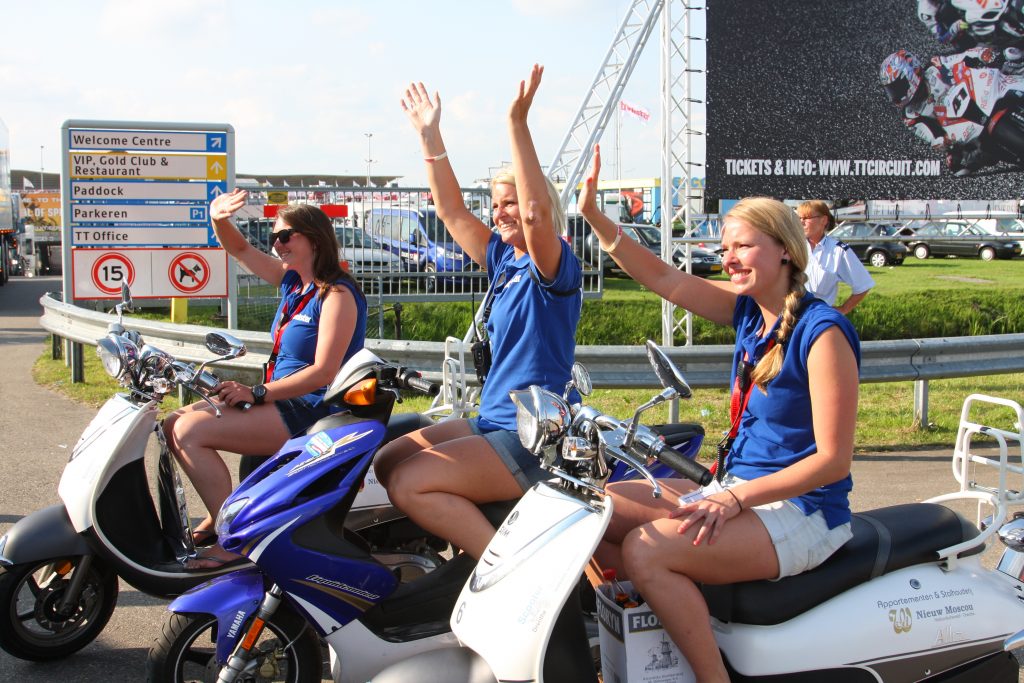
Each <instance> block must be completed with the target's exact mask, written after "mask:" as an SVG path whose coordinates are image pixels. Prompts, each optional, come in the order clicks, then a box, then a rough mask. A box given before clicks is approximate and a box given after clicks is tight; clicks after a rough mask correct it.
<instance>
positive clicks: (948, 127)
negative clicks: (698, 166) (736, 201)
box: [707, 0, 1024, 199]
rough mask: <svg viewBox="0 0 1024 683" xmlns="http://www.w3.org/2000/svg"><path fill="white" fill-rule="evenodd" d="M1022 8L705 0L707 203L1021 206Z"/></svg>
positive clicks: (891, 1)
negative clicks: (761, 199)
mask: <svg viewBox="0 0 1024 683" xmlns="http://www.w3.org/2000/svg"><path fill="white" fill-rule="evenodd" d="M984 4H987V5H988V6H989V7H988V10H989V11H988V12H982V11H981V10H980V9H977V11H975V12H967V11H964V10H960V9H957V5H963V6H968V5H977V6H978V8H980V7H981V5H984ZM1020 6H1021V3H1019V2H1013V3H1011V2H989V3H957V4H956V5H954V3H951V2H947V1H945V0H836V1H834V2H821V1H820V0H785V1H784V2H750V1H749V0H714V1H713V2H709V3H708V20H707V33H708V42H707V51H708V55H707V63H708V76H707V112H708V138H707V195H708V197H710V198H716V199H723V198H730V197H743V196H747V195H755V194H758V195H771V196H775V197H780V198H790V199H805V198H822V199H850V198H871V199H906V198H941V199H1007V198H1012V197H1019V196H1020V188H1021V184H1022V182H1024V53H1022V52H1021V51H1020V49H1021V48H1024V38H1021V37H1019V36H1024V16H1021V14H1022V10H1021V8H1020ZM900 50H903V51H904V52H903V53H900V52H899V51H900ZM883 63H884V64H885V67H886V68H885V69H883Z"/></svg>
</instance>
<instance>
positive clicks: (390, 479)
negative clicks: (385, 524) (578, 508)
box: [373, 66, 583, 558]
mask: <svg viewBox="0 0 1024 683" xmlns="http://www.w3.org/2000/svg"><path fill="white" fill-rule="evenodd" d="M543 73H544V70H543V68H541V67H539V66H534V67H533V71H532V73H531V74H530V79H529V81H528V82H526V81H523V82H521V83H520V85H519V94H518V96H517V97H516V98H515V100H514V101H513V103H512V107H511V109H510V110H509V116H508V125H509V135H510V137H511V142H512V170H511V172H509V171H508V170H507V169H506V170H503V171H502V172H501V173H500V174H499V175H498V176H496V177H495V178H494V181H493V182H492V184H491V200H492V201H491V217H492V219H493V221H494V226H495V228H496V232H492V231H491V229H490V228H488V227H487V226H486V225H484V224H483V222H481V221H480V219H478V218H477V217H476V216H475V215H473V213H472V212H471V211H470V210H469V209H468V208H466V206H465V204H463V201H462V191H461V189H460V188H459V183H458V180H457V179H456V178H455V173H454V171H453V170H452V166H451V162H450V160H449V159H448V152H447V150H446V149H445V146H444V141H443V140H442V139H441V131H440V115H441V99H440V97H438V96H437V95H436V94H435V95H434V98H433V99H431V97H430V96H429V95H428V94H427V90H426V88H425V87H424V86H423V84H422V83H418V84H412V85H410V86H409V88H408V89H407V90H406V91H405V97H404V98H403V100H402V108H403V109H404V110H405V112H406V114H407V115H408V116H409V120H410V122H411V123H412V124H413V127H414V128H415V129H416V130H417V132H418V133H419V136H420V146H421V149H422V150H423V156H424V159H425V161H426V164H427V178H428V180H429V182H430V190H431V192H432V193H433V196H434V201H435V203H436V205H437V214H438V216H439V217H440V218H441V219H442V220H443V221H444V223H445V225H446V226H448V229H449V231H450V232H451V234H452V237H454V238H455V241H456V242H458V243H459V245H460V246H461V247H462V249H463V251H465V252H466V253H467V254H468V255H469V256H470V258H472V259H473V260H474V261H476V262H477V263H478V264H480V265H481V266H484V267H486V269H487V277H488V279H489V280H490V283H491V284H490V296H492V297H493V299H492V303H491V305H490V307H489V314H488V315H487V322H486V329H487V337H488V339H489V344H490V349H491V357H492V363H491V366H490V368H489V371H488V372H487V374H486V381H485V382H484V386H483V391H482V393H481V396H480V411H479V416H478V417H476V418H473V419H471V420H452V421H447V422H440V423H438V424H436V425H432V426H430V427H426V428H424V429H421V430H419V431H418V432H413V433H412V434H409V435H407V436H403V437H401V438H399V439H396V440H394V441H392V442H391V443H389V444H387V445H386V446H385V447H384V448H382V449H381V450H380V452H379V453H378V454H377V456H376V458H375V459H374V464H373V466H374V470H375V472H376V473H377V477H378V479H379V480H380V482H381V483H382V484H384V486H385V487H386V488H387V491H388V495H389V497H390V498H391V501H392V502H393V503H394V504H395V505H396V506H397V507H398V508H399V509H400V510H402V511H403V512H405V513H406V514H407V515H409V517H410V518H411V519H412V520H413V521H414V522H416V523H417V524H419V525H420V526H421V527H423V528H424V529H426V530H428V531H430V532H432V533H434V534H436V535H438V536H440V537H442V538H444V539H446V540H448V541H450V542H451V543H452V544H453V545H455V546H457V547H459V548H462V549H463V550H465V551H466V552H467V553H469V554H470V555H471V556H473V557H475V558H479V557H480V555H481V554H482V553H483V551H484V548H486V547H487V543H488V542H489V541H490V539H491V537H492V536H493V535H494V527H493V526H491V524H490V522H489V521H488V520H487V518H486V517H484V515H483V513H482V512H481V511H480V510H479V509H478V508H477V504H479V503H487V502H494V501H500V500H510V499H515V498H519V497H520V496H522V494H523V492H524V491H526V490H527V489H528V488H529V487H530V486H532V485H533V484H534V483H535V482H537V481H539V480H540V479H541V478H543V477H544V476H545V475H544V472H543V470H541V468H540V465H539V463H538V460H537V457H536V456H534V455H532V454H531V453H530V452H529V451H527V450H526V449H525V448H524V447H523V445H522V443H520V441H519V437H518V435H517V432H516V410H515V407H514V406H513V404H512V401H511V399H509V395H508V392H509V391H510V390H512V389H523V388H526V387H528V386H530V385H531V384H537V385H540V386H542V387H544V388H546V389H550V390H552V391H557V392H559V393H561V392H562V391H563V390H564V388H565V385H566V382H567V381H568V380H569V377H570V372H571V369H572V363H573V358H574V354H575V349H576V343H575V336H576V324H577V323H578V322H579V319H580V306H581V304H582V294H581V292H580V287H581V285H582V281H583V271H582V268H581V266H580V262H579V260H578V259H577V258H576V256H575V255H574V254H573V253H572V248H571V247H570V246H569V245H568V244H567V243H566V242H565V241H564V240H562V239H561V238H560V235H561V233H562V232H563V231H564V229H565V217H564V214H563V213H562V210H561V205H560V202H559V199H558V193H557V192H556V191H555V190H554V187H553V186H552V185H551V182H550V181H549V180H548V179H547V178H546V177H545V176H544V173H543V172H542V171H541V168H540V161H539V160H538V159H537V152H536V150H535V149H534V146H533V140H532V138H531V136H530V130H529V128H528V127H527V125H526V117H527V114H528V112H529V110H530V106H531V104H532V103H533V97H534V95H535V94H536V92H537V88H538V87H539V86H540V80H541V75H542V74H543Z"/></svg>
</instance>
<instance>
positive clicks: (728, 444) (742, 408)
mask: <svg viewBox="0 0 1024 683" xmlns="http://www.w3.org/2000/svg"><path fill="white" fill-rule="evenodd" d="M773 346H775V337H774V336H772V338H771V339H769V340H768V343H767V344H766V345H765V347H764V353H768V352H769V351H770V350H771V348H772V347H773ZM763 357H764V354H762V358H763ZM753 370H754V364H753V363H748V362H747V353H746V352H745V351H744V352H743V361H742V362H741V363H740V366H739V367H738V368H736V381H735V382H734V383H733V387H732V396H731V397H730V399H729V420H730V423H731V424H730V426H729V433H728V434H726V435H725V438H723V439H722V440H721V441H719V442H718V458H717V459H716V460H715V464H714V465H713V466H712V467H711V471H712V472H713V473H714V475H715V479H717V480H718V481H722V477H724V476H725V458H726V456H727V455H729V450H730V449H732V442H733V441H735V440H736V435H737V434H738V433H739V431H740V418H742V417H743V413H744V412H746V410H747V403H748V402H749V401H750V393H751V392H752V391H753V390H754V383H753V382H752V381H750V374H751V372H752V371H753Z"/></svg>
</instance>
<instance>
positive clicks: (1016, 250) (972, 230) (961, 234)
mask: <svg viewBox="0 0 1024 683" xmlns="http://www.w3.org/2000/svg"><path fill="white" fill-rule="evenodd" d="M901 233H902V234H904V235H907V234H909V236H910V238H911V239H909V240H908V241H907V247H908V248H909V249H910V251H912V252H913V253H914V256H916V257H917V258H920V259H925V258H928V257H929V256H978V257H980V258H981V259H983V260H985V261H992V260H994V259H996V258H1004V259H1009V258H1013V257H1014V256H1020V250H1021V246H1020V243H1019V242H1017V241H1016V240H1014V239H1011V238H1008V237H997V236H995V235H989V234H988V233H986V232H985V231H984V230H982V229H981V228H979V227H977V226H975V225H968V224H966V223H964V222H961V221H928V222H911V223H908V224H907V225H906V226H904V227H903V229H902V230H901Z"/></svg>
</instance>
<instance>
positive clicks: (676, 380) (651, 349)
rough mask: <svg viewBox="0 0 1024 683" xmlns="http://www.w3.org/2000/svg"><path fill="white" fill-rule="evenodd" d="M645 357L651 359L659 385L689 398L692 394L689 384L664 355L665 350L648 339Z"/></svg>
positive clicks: (681, 396)
mask: <svg viewBox="0 0 1024 683" xmlns="http://www.w3.org/2000/svg"><path fill="white" fill-rule="evenodd" d="M647 358H648V359H649V360H650V361H651V366H652V367H653V368H654V374H655V375H657V376H658V381H659V382H661V386H663V387H664V388H666V389H669V388H671V389H675V390H676V392H677V393H678V394H679V397H680V398H690V397H691V396H693V392H692V391H691V390H690V385H689V384H687V383H686V380H685V379H684V378H683V374H682V373H681V372H679V370H678V368H676V366H675V364H674V363H673V362H672V361H671V360H670V359H669V357H668V356H667V355H665V352H664V351H662V350H661V349H660V348H658V345H657V344H655V343H654V342H653V341H651V340H650V339H648V340H647Z"/></svg>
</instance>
